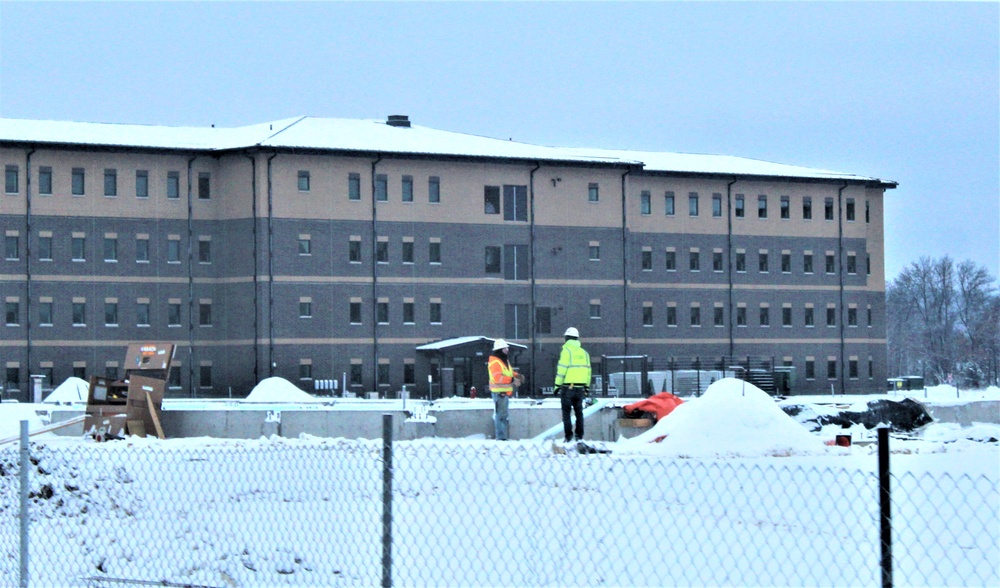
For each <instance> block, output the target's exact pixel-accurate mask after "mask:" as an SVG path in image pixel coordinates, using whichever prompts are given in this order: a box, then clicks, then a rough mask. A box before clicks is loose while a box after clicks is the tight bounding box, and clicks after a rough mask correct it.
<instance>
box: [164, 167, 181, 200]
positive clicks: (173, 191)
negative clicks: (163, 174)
mask: <svg viewBox="0 0 1000 588" xmlns="http://www.w3.org/2000/svg"><path fill="white" fill-rule="evenodd" d="M180 197H181V173H180V172H175V171H172V172H167V198H169V199H171V200H176V199H178V198H180Z"/></svg>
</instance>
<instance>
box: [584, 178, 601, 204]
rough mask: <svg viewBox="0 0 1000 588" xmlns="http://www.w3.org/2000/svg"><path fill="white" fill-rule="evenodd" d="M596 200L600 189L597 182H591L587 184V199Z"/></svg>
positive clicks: (598, 197)
mask: <svg viewBox="0 0 1000 588" xmlns="http://www.w3.org/2000/svg"><path fill="white" fill-rule="evenodd" d="M598 200H600V189H599V188H598V186H597V184H595V183H593V182H591V183H590V184H588V185H587V201H588V202H597V201H598Z"/></svg>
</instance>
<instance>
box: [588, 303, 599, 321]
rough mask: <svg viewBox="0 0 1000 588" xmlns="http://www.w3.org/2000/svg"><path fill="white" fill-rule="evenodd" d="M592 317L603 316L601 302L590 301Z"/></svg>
mask: <svg viewBox="0 0 1000 588" xmlns="http://www.w3.org/2000/svg"><path fill="white" fill-rule="evenodd" d="M590 318H592V319H599V318H601V303H600V302H591V303H590Z"/></svg>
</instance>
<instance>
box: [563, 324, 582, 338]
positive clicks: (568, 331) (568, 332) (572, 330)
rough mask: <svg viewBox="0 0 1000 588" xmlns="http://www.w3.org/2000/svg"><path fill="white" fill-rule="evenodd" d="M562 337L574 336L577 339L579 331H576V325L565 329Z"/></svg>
mask: <svg viewBox="0 0 1000 588" xmlns="http://www.w3.org/2000/svg"><path fill="white" fill-rule="evenodd" d="M563 337H576V338H577V339H579V338H580V331H577V330H576V327H570V328H568V329H566V332H565V333H563Z"/></svg>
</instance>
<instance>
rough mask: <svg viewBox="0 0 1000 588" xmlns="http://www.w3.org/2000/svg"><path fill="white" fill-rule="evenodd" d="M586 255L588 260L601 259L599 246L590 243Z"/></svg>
mask: <svg viewBox="0 0 1000 588" xmlns="http://www.w3.org/2000/svg"><path fill="white" fill-rule="evenodd" d="M587 256H588V259H590V261H600V260H601V246H600V245H599V244H596V243H591V244H590V246H589V247H588V249H587Z"/></svg>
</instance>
